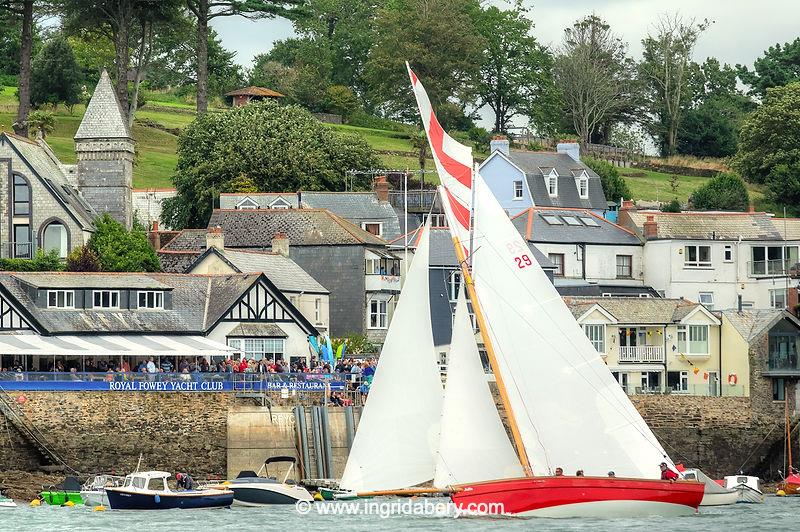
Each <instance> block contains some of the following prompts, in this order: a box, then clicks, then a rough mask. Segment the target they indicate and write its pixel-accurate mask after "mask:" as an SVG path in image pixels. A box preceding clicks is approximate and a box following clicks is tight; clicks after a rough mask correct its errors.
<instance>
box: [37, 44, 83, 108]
mask: <svg viewBox="0 0 800 532" xmlns="http://www.w3.org/2000/svg"><path fill="white" fill-rule="evenodd" d="M81 77H82V76H81V69H80V67H79V66H78V63H77V62H76V61H75V55H74V54H73V53H72V48H71V47H70V45H69V42H68V41H67V39H66V37H64V36H63V35H60V34H59V35H55V36H53V37H52V38H51V39H50V40H48V41H47V42H46V43H45V44H44V46H43V47H42V49H41V50H40V51H39V53H38V54H37V55H36V58H35V59H34V60H33V62H32V64H31V105H33V106H34V107H38V106H40V105H45V104H50V105H53V106H56V105H58V104H60V103H63V104H65V105H66V106H67V107H70V108H71V107H72V106H73V105H75V104H76V103H78V102H79V101H80V94H81Z"/></svg>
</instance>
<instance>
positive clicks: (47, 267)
mask: <svg viewBox="0 0 800 532" xmlns="http://www.w3.org/2000/svg"><path fill="white" fill-rule="evenodd" d="M63 269H64V264H63V263H62V262H61V259H59V257H58V252H57V251H54V250H51V251H48V252H47V253H45V252H44V251H42V250H41V249H40V250H38V251H37V252H36V256H35V257H34V258H32V259H0V271H4V272H57V271H61V270H63Z"/></svg>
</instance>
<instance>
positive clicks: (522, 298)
mask: <svg viewBox="0 0 800 532" xmlns="http://www.w3.org/2000/svg"><path fill="white" fill-rule="evenodd" d="M474 186H475V187H476V188H475V214H474V216H475V240H474V242H475V243H474V248H473V256H472V260H473V278H474V282H475V288H476V291H477V294H478V300H479V302H480V305H481V309H482V310H483V313H484V316H485V318H486V320H487V321H488V324H489V330H488V331H487V332H488V335H489V339H490V341H491V342H492V344H493V346H494V349H495V353H496V356H497V362H498V365H499V370H500V372H501V373H502V376H503V379H504V381H505V384H506V388H507V391H508V396H509V401H510V404H511V408H512V409H513V410H514V413H515V415H516V419H517V422H518V424H519V428H520V433H521V435H522V440H523V442H524V444H525V449H526V452H527V454H528V458H529V460H530V462H531V465H532V468H533V472H534V474H537V475H548V474H553V472H554V470H555V468H556V467H562V468H564V469H565V471H567V472H571V471H575V470H577V469H584V470H586V473H587V474H589V475H604V474H605V473H606V472H607V471H611V470H613V471H615V472H616V474H617V476H627V477H636V478H658V477H659V473H660V472H659V468H658V464H659V463H660V462H662V461H666V462H667V463H668V464H670V465H672V464H671V462H670V460H669V459H668V458H667V457H666V453H665V452H664V450H663V449H662V447H661V445H660V444H659V443H658V441H657V440H656V438H655V436H654V435H653V433H652V431H651V430H650V429H649V427H648V426H647V424H646V423H645V422H644V420H643V419H642V417H641V416H640V415H639V413H638V412H637V411H636V409H635V408H634V406H633V404H632V403H631V402H630V400H629V399H628V397H627V395H625V393H624V392H623V390H622V388H621V387H620V386H619V384H618V383H617V381H616V380H615V379H614V378H613V376H612V375H611V372H610V371H609V369H608V367H607V366H606V365H605V364H604V363H603V361H602V359H601V358H600V355H599V354H598V353H597V351H596V350H595V349H594V347H593V346H592V344H591V343H590V342H589V340H588V338H587V337H586V335H585V334H584V333H583V331H582V330H581V328H580V326H579V325H578V324H577V322H576V321H575V318H574V317H573V316H572V314H571V312H570V311H569V309H568V308H567V306H566V305H565V304H564V301H563V300H562V299H561V297H560V296H559V294H558V292H557V291H556V289H555V287H554V286H553V284H552V282H551V281H550V280H549V279H548V278H547V276H546V275H545V273H544V271H542V269H541V267H539V265H538V263H537V262H536V259H535V258H534V257H533V255H532V253H531V251H530V249H529V248H528V246H527V244H526V242H525V241H524V240H523V239H522V237H521V236H520V234H519V232H518V231H517V230H516V228H514V226H513V225H512V223H511V221H510V220H509V218H508V216H507V215H506V213H505V212H504V211H503V209H502V208H501V207H500V205H499V204H498V203H497V200H496V199H495V198H494V196H493V194H492V192H491V190H489V188H488V186H487V185H486V183H485V182H484V181H483V179H482V178H481V177H480V175H478V174H477V173H476V175H475V185H474ZM476 458H477V457H476ZM482 458H483V457H481V459H482Z"/></svg>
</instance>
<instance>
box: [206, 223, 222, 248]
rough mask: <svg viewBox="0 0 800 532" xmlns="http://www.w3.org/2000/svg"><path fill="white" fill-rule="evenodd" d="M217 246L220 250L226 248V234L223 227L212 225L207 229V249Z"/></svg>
mask: <svg viewBox="0 0 800 532" xmlns="http://www.w3.org/2000/svg"><path fill="white" fill-rule="evenodd" d="M211 248H217V249H218V250H220V251H223V250H224V249H225V234H224V233H223V232H222V227H220V226H216V227H212V228H211V229H209V230H208V231H206V249H211Z"/></svg>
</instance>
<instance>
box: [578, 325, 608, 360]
mask: <svg viewBox="0 0 800 532" xmlns="http://www.w3.org/2000/svg"><path fill="white" fill-rule="evenodd" d="M583 332H584V334H586V337H587V338H588V339H589V341H590V342H591V343H592V346H593V347H594V349H595V351H597V352H598V353H600V354H602V355H605V354H606V325H605V323H584V324H583Z"/></svg>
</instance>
